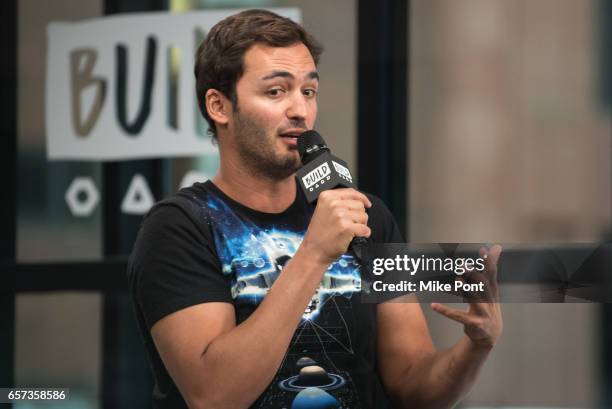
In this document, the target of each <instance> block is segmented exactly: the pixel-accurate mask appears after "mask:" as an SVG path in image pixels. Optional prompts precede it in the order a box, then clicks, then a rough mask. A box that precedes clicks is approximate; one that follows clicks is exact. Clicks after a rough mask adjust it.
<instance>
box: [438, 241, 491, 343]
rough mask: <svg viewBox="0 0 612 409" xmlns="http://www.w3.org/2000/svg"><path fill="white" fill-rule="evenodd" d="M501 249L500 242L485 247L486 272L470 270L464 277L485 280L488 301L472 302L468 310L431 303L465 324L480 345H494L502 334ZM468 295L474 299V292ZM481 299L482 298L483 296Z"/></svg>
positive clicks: (470, 334) (469, 333)
mask: <svg viewBox="0 0 612 409" xmlns="http://www.w3.org/2000/svg"><path fill="white" fill-rule="evenodd" d="M501 252H502V248H501V246H499V245H495V246H493V247H491V248H490V249H486V248H484V247H483V248H481V249H480V252H479V253H480V257H482V258H484V259H485V269H484V271H483V272H482V273H479V272H476V271H470V272H467V273H465V274H464V276H463V277H464V278H463V277H462V280H463V281H471V282H483V283H484V289H485V295H484V297H485V299H486V301H487V302H470V305H469V307H468V308H467V310H466V311H462V310H458V309H455V308H451V307H449V306H446V305H443V304H439V303H432V304H431V308H432V309H433V310H434V311H436V312H438V313H440V314H442V315H444V316H446V317H448V318H450V319H452V320H454V321H457V322H460V323H462V324H463V327H464V332H465V334H466V335H467V336H468V337H469V339H470V340H471V341H472V343H473V344H474V346H476V347H483V348H489V349H490V348H492V347H493V346H494V345H495V343H496V342H497V339H498V338H499V336H500V335H501V333H502V329H503V321H502V314H501V309H500V306H499V303H498V300H499V292H498V287H497V262H498V260H499V256H500V254H501ZM476 275H477V276H476ZM467 298H468V299H469V298H470V294H467ZM479 298H480V300H481V301H482V298H483V296H482V295H480V296H479Z"/></svg>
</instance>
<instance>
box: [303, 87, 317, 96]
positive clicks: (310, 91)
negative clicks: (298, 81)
mask: <svg viewBox="0 0 612 409" xmlns="http://www.w3.org/2000/svg"><path fill="white" fill-rule="evenodd" d="M304 95H306V96H307V97H314V96H315V95H317V90H316V89H313V88H308V89H305V90H304Z"/></svg>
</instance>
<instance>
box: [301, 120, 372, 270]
mask: <svg viewBox="0 0 612 409" xmlns="http://www.w3.org/2000/svg"><path fill="white" fill-rule="evenodd" d="M297 147H298V152H299V153H300V158H301V159H302V165H303V166H302V167H301V168H300V169H299V170H298V171H297V172H296V178H297V181H298V184H299V185H300V187H301V188H302V191H303V192H304V195H305V196H306V199H307V200H308V203H314V202H315V201H316V200H317V198H318V197H319V195H320V194H321V192H323V191H324V190H329V189H335V188H341V187H350V188H353V189H357V186H356V185H355V183H354V182H353V176H352V175H351V171H350V170H349V168H348V166H347V164H346V162H345V161H343V160H342V159H339V158H337V157H335V156H334V155H332V154H331V152H330V151H329V148H328V147H327V144H325V140H324V139H323V137H322V136H321V135H319V133H318V132H316V131H312V130H311V131H306V132H304V133H303V134H302V135H300V136H299V137H298V138H297ZM366 244H367V239H366V238H365V237H354V238H353V240H351V244H350V245H349V250H350V251H351V252H352V253H353V255H354V256H355V258H356V259H357V260H358V261H359V262H360V263H363V261H364V251H365V249H364V247H365V245H366Z"/></svg>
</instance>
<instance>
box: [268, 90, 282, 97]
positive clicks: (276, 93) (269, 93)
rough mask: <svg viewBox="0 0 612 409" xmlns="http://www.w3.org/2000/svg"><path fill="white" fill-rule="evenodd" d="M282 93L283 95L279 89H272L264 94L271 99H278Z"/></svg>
mask: <svg viewBox="0 0 612 409" xmlns="http://www.w3.org/2000/svg"><path fill="white" fill-rule="evenodd" d="M282 93H283V90H282V89H281V88H274V89H271V90H268V91H267V92H266V94H267V95H269V96H271V97H278V96H279V95H280V94H282Z"/></svg>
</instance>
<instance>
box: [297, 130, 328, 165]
mask: <svg viewBox="0 0 612 409" xmlns="http://www.w3.org/2000/svg"><path fill="white" fill-rule="evenodd" d="M297 148H298V152H299V153H300V158H301V159H302V163H303V164H304V165H305V164H307V163H308V162H310V161H311V160H313V159H314V158H316V157H317V156H319V155H320V154H321V153H323V152H329V148H328V147H327V145H326V144H325V140H324V139H323V137H322V136H321V135H319V133H318V132H317V131H313V130H310V131H306V132H304V133H303V134H301V135H300V137H299V138H297Z"/></svg>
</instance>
